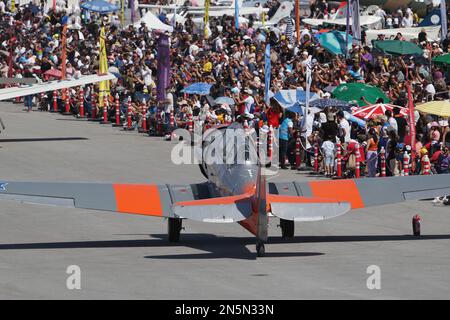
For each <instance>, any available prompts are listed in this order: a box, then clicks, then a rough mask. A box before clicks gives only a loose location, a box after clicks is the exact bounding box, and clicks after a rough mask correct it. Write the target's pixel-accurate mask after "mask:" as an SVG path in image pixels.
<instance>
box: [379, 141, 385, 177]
mask: <svg viewBox="0 0 450 320" xmlns="http://www.w3.org/2000/svg"><path fill="white" fill-rule="evenodd" d="M380 155H381V156H380V157H381V176H382V177H386V150H384V147H381V151H380Z"/></svg>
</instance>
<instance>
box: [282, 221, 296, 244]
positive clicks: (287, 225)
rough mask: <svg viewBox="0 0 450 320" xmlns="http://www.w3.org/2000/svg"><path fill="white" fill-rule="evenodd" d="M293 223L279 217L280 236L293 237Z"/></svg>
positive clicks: (284, 237)
mask: <svg viewBox="0 0 450 320" xmlns="http://www.w3.org/2000/svg"><path fill="white" fill-rule="evenodd" d="M294 227H295V224H294V221H292V220H286V219H280V228H281V236H282V237H283V239H290V238H293V237H294V230H295V228H294Z"/></svg>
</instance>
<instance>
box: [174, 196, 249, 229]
mask: <svg viewBox="0 0 450 320" xmlns="http://www.w3.org/2000/svg"><path fill="white" fill-rule="evenodd" d="M172 209H173V212H174V213H175V215H177V216H178V217H180V218H187V219H192V220H197V221H202V222H212V223H230V222H238V221H242V220H245V219H247V218H248V217H249V216H250V215H251V213H252V203H251V199H250V197H249V196H248V195H240V196H231V197H220V198H212V199H204V200H194V201H185V202H177V203H175V204H174V205H173V206H172Z"/></svg>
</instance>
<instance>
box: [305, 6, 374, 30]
mask: <svg viewBox="0 0 450 320" xmlns="http://www.w3.org/2000/svg"><path fill="white" fill-rule="evenodd" d="M346 17H347V2H345V1H344V2H341V3H340V4H339V7H338V8H337V10H336V13H335V14H334V15H333V16H332V17H331V18H330V19H313V18H305V19H303V20H302V22H303V23H305V24H307V25H310V26H312V27H318V26H321V25H327V24H328V25H338V26H346V25H347V18H346ZM352 21H353V20H352V18H350V22H349V23H350V25H352ZM359 21H360V25H361V27H362V26H368V27H370V28H378V29H379V28H380V27H381V18H380V17H377V16H373V15H360V16H359Z"/></svg>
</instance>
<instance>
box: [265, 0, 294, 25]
mask: <svg viewBox="0 0 450 320" xmlns="http://www.w3.org/2000/svg"><path fill="white" fill-rule="evenodd" d="M293 9H294V5H293V4H292V3H291V2H289V1H284V2H282V3H281V4H280V7H279V8H278V10H277V12H275V14H274V15H273V16H272V17H271V18H270V20H269V21H268V24H276V23H278V22H280V20H281V19H284V18H286V17H289V16H290V15H291V12H292V10H293Z"/></svg>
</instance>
